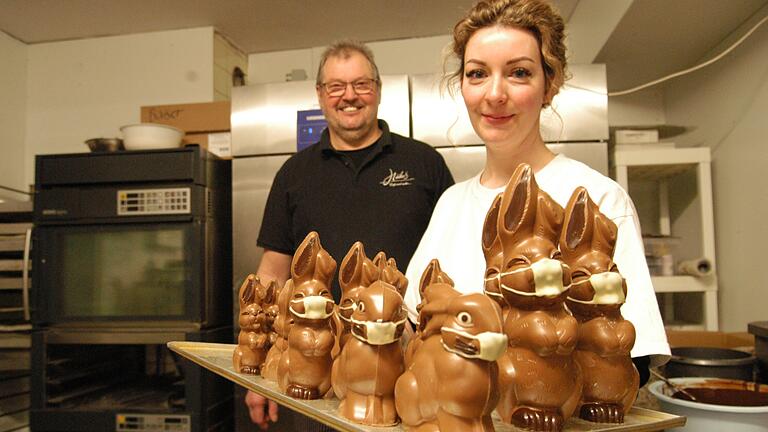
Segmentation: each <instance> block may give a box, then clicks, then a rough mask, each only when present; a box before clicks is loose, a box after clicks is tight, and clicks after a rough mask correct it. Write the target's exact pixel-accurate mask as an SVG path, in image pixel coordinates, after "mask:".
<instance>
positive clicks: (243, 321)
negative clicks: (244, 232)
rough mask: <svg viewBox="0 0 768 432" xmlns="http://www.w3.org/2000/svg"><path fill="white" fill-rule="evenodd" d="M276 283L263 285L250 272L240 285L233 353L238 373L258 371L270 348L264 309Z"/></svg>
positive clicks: (252, 373) (253, 373) (271, 298)
mask: <svg viewBox="0 0 768 432" xmlns="http://www.w3.org/2000/svg"><path fill="white" fill-rule="evenodd" d="M274 295H275V284H274V282H273V283H270V284H269V286H268V287H266V288H265V287H264V286H263V285H262V284H261V282H260V281H259V278H258V277H256V276H255V275H252V274H251V275H248V277H247V278H245V281H244V282H243V284H242V285H241V286H240V292H239V297H240V318H239V319H238V323H239V324H240V333H239V335H238V337H237V347H235V351H234V353H233V355H232V363H233V365H234V369H235V370H236V371H237V372H239V373H244V374H251V375H258V374H259V373H260V372H261V368H262V365H263V364H264V360H265V359H266V357H267V350H269V322H268V321H269V318H268V316H267V313H266V311H265V308H264V307H265V306H268V305H269V304H270V303H271V302H272V301H274Z"/></svg>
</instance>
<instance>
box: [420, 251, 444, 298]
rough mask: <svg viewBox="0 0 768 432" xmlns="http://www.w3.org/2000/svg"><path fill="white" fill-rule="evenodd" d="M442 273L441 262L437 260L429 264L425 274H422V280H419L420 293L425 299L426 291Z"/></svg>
mask: <svg viewBox="0 0 768 432" xmlns="http://www.w3.org/2000/svg"><path fill="white" fill-rule="evenodd" d="M439 273H440V261H438V260H437V258H435V259H433V260H432V261H430V262H429V264H427V267H426V268H425V269H424V272H423V273H422V274H421V280H419V293H420V294H421V297H422V298H424V290H425V289H426V288H427V287H428V286H429V285H431V284H432V283H434V282H435V281H436V280H437V275H438V274H439Z"/></svg>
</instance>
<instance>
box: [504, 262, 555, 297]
mask: <svg viewBox="0 0 768 432" xmlns="http://www.w3.org/2000/svg"><path fill="white" fill-rule="evenodd" d="M525 271H530V272H532V273H533V283H534V287H535V291H534V292H524V291H518V290H516V289H514V288H512V287H509V286H507V285H505V284H503V283H502V284H501V289H503V290H507V291H511V292H513V293H515V294H517V295H522V296H529V297H533V296H536V297H548V296H557V295H560V294H562V293H563V292H564V291H565V290H567V289H568V288H569V287H570V285H563V263H562V262H561V261H559V260H555V259H551V258H544V259H541V260H539V261H536V262H535V263H533V264H531V265H530V266H529V267H524V268H519V269H515V270H511V271H508V272H504V273H501V274H499V277H500V278H502V279H503V278H504V276H507V275H511V274H515V273H521V272H525Z"/></svg>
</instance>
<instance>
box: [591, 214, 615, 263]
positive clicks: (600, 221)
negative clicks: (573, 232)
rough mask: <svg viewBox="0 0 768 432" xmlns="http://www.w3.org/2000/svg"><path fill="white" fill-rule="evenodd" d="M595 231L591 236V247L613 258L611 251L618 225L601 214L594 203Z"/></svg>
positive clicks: (613, 247)
mask: <svg viewBox="0 0 768 432" xmlns="http://www.w3.org/2000/svg"><path fill="white" fill-rule="evenodd" d="M594 221H595V232H594V235H593V238H592V249H594V250H596V251H600V252H602V253H604V254H605V255H607V256H609V257H611V258H613V251H614V249H615V248H616V237H617V235H618V230H619V229H618V227H616V224H615V223H613V221H612V220H610V219H608V217H607V216H605V215H604V214H602V213H601V212H600V210H599V209H598V208H597V206H596V205H595V216H594Z"/></svg>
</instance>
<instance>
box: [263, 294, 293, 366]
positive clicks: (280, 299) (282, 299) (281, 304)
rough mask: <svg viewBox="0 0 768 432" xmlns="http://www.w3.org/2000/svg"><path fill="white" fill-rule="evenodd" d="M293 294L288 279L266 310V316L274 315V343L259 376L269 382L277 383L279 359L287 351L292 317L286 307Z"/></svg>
mask: <svg viewBox="0 0 768 432" xmlns="http://www.w3.org/2000/svg"><path fill="white" fill-rule="evenodd" d="M292 292H293V281H292V280H290V279H288V280H287V281H286V282H285V284H283V287H282V288H280V289H278V290H277V295H276V301H275V304H274V305H271V306H270V308H269V309H268V314H275V308H277V313H276V314H275V317H274V320H273V324H272V329H273V330H274V336H271V335H270V337H274V339H275V340H274V341H273V342H272V347H271V348H270V349H269V352H268V353H267V358H266V360H264V366H263V367H262V369H261V376H262V377H263V378H265V379H268V380H271V381H277V365H278V364H279V363H280V357H282V355H283V352H285V351H286V350H287V349H288V332H289V331H290V329H291V325H292V324H293V317H292V316H291V314H290V312H289V311H288V305H289V303H290V301H291V293H292Z"/></svg>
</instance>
